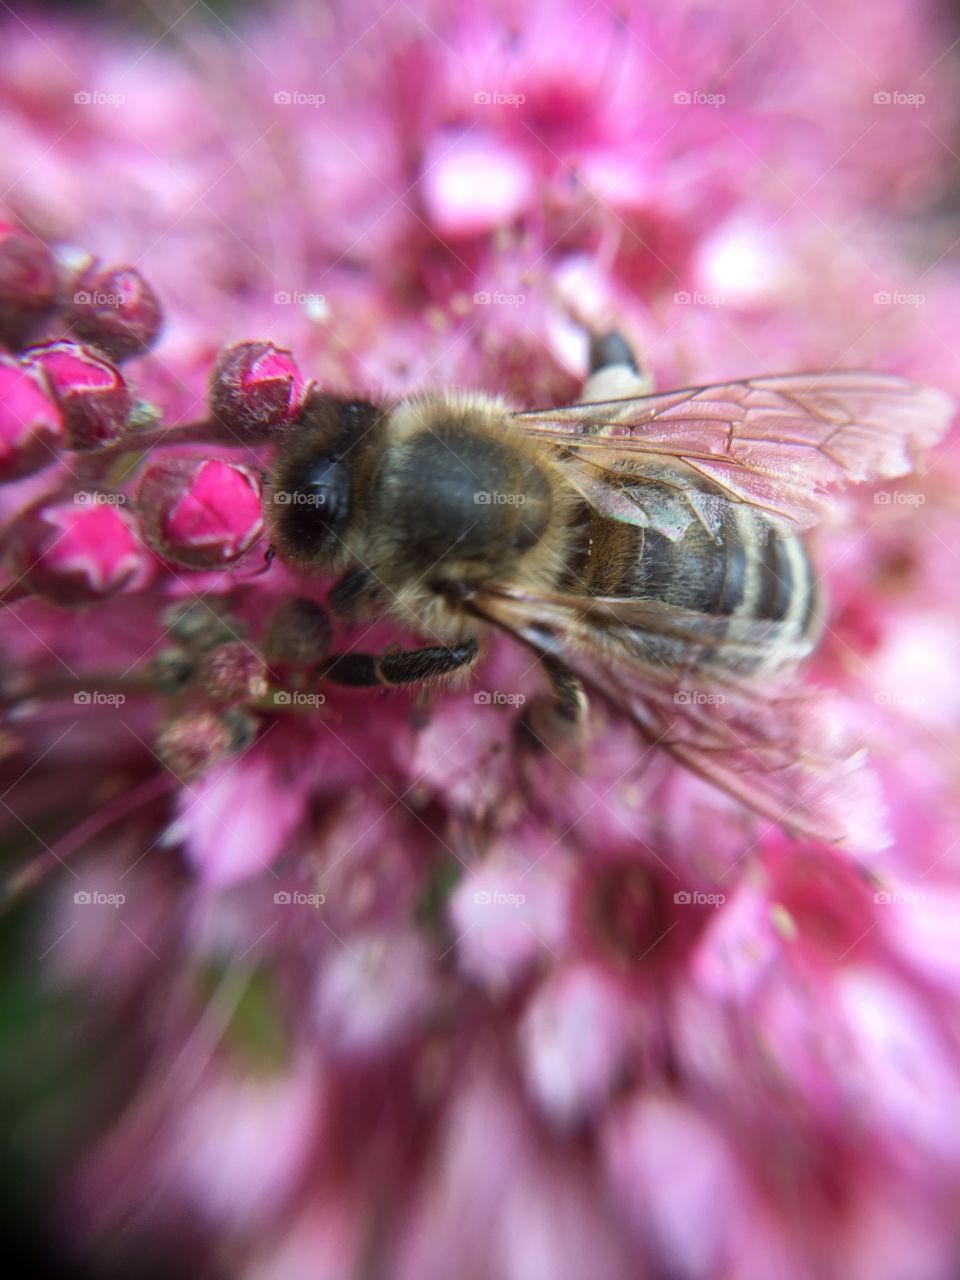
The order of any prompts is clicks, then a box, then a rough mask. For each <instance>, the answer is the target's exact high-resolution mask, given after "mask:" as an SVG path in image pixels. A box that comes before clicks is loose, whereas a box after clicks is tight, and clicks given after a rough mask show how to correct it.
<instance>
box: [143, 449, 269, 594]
mask: <svg viewBox="0 0 960 1280" xmlns="http://www.w3.org/2000/svg"><path fill="white" fill-rule="evenodd" d="M137 506H138V509H139V511H140V515H141V520H142V527H143V535H144V538H145V540H146V541H147V542H148V543H149V545H150V546H151V547H152V548H153V549H154V551H156V552H157V554H158V555H161V556H163V557H164V558H165V559H166V560H171V561H173V563H174V564H181V565H185V566H186V567H187V568H190V569H214V568H219V567H221V566H223V565H228V564H230V563H231V562H232V561H234V560H236V559H238V558H239V557H240V556H242V555H243V554H244V552H245V551H249V549H250V548H251V547H252V546H253V544H254V543H255V542H256V540H257V538H259V536H260V532H261V530H262V529H263V516H262V514H261V509H260V485H259V483H258V481H257V478H256V476H255V475H254V474H253V472H252V471H251V470H250V469H249V468H248V467H244V466H240V465H239V464H237V463H233V462H224V461H221V460H220V459H219V458H201V457H196V456H192V455H191V456H188V457H178V456H176V455H173V454H166V455H165V456H164V457H162V458H159V459H157V460H156V461H154V462H150V463H149V464H148V465H147V467H145V469H144V471H143V475H142V478H141V480H140V488H139V490H138V493H137Z"/></svg>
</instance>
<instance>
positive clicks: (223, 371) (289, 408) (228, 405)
mask: <svg viewBox="0 0 960 1280" xmlns="http://www.w3.org/2000/svg"><path fill="white" fill-rule="evenodd" d="M306 391H307V385H306V384H305V383H304V381H303V378H302V377H301V376H300V371H299V369H298V368H297V364H296V361H295V360H294V358H293V356H292V355H291V354H290V352H289V351H284V350H283V349H282V348H280V347H275V346H274V345H273V343H271V342H238V343H236V344H235V345H234V346H232V347H227V348H226V349H225V350H223V351H221V353H220V356H219V359H218V360H217V363H216V364H215V365H214V368H213V374H212V375H211V380H210V409H211V412H212V414H213V416H214V417H215V418H217V419H219V421H220V422H222V423H224V424H225V425H226V426H228V427H232V428H234V429H235V430H236V431H237V432H238V433H243V432H245V431H254V430H256V429H257V428H264V427H280V426H284V425H285V424H286V423H288V422H292V421H293V419H294V418H295V417H296V416H297V414H298V413H299V412H300V409H301V408H302V406H303V401H304V397H305V395H306Z"/></svg>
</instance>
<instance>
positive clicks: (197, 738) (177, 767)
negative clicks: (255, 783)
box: [157, 707, 257, 778]
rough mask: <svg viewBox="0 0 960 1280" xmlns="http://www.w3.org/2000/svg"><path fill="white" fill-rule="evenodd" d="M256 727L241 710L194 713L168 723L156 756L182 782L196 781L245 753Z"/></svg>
mask: <svg viewBox="0 0 960 1280" xmlns="http://www.w3.org/2000/svg"><path fill="white" fill-rule="evenodd" d="M256 732H257V724H256V721H255V720H254V718H253V717H252V716H250V715H249V714H248V713H247V712H245V711H241V710H240V709H239V708H236V707H231V708H230V709H229V710H227V711H208V710H194V711H187V712H185V713H184V714H183V715H178V716H175V717H174V718H173V719H171V720H168V721H167V723H166V724H165V725H164V726H163V728H162V729H161V730H160V733H159V734H158V735H157V754H158V755H159V756H160V758H161V760H163V762H164V763H165V764H166V765H167V767H168V768H169V769H170V770H171V772H173V773H175V774H176V775H177V776H178V777H179V778H195V777H197V776H198V775H199V774H201V773H205V772H206V771H207V769H210V768H212V767H213V765H215V764H218V763H219V762H220V761H221V760H223V759H224V758H225V757H226V756H229V755H233V754H234V753H235V752H237V751H243V750H244V749H245V748H246V747H248V746H249V745H250V743H251V742H252V741H253V739H254V737H255V736H256Z"/></svg>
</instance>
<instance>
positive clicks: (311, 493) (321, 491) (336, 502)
mask: <svg viewBox="0 0 960 1280" xmlns="http://www.w3.org/2000/svg"><path fill="white" fill-rule="evenodd" d="M294 500H295V503H296V505H297V506H300V507H306V508H307V509H308V510H309V512H310V513H311V514H312V516H313V519H314V521H315V522H316V523H317V524H324V525H328V526H332V525H337V524H341V523H342V522H343V521H344V520H345V519H346V517H347V512H348V510H349V506H350V479H349V476H348V474H347V468H346V466H345V465H344V463H342V462H340V461H339V460H338V459H336V458H330V459H323V460H321V461H319V462H313V463H311V464H310V465H309V466H307V467H305V468H304V469H303V471H302V472H301V474H300V475H299V476H298V477H297V486H296V491H295V495H294Z"/></svg>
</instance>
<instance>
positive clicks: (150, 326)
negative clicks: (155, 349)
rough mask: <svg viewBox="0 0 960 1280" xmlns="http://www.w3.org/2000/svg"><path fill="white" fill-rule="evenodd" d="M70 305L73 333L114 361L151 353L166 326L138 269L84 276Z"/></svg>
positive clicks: (89, 272) (107, 269) (104, 269)
mask: <svg viewBox="0 0 960 1280" xmlns="http://www.w3.org/2000/svg"><path fill="white" fill-rule="evenodd" d="M67 305H68V308H69V311H70V317H71V320H72V321H73V332H74V333H75V334H76V335H77V336H78V337H80V338H83V339H84V340H85V341H87V342H94V343H96V345H97V346H98V347H99V348H100V350H101V351H105V352H106V353H107V355H108V356H110V357H112V358H113V359H114V360H125V359H126V358H127V357H128V356H134V355H137V354H139V353H140V352H142V351H147V350H148V349H149V348H150V347H151V346H153V343H154V342H155V341H156V338H157V334H158V333H159V332H160V327H161V325H162V324H163V311H162V310H161V308H160V302H159V299H158V298H157V295H156V294H155V293H154V291H153V290H152V289H151V288H150V286H149V285H148V284H147V282H146V280H144V278H143V276H142V275H141V274H140V272H139V271H137V270H136V268H135V267H100V266H96V267H93V268H90V269H88V270H87V271H84V272H82V273H81V274H80V275H79V276H78V277H77V278H76V279H75V280H74V282H73V285H72V293H71V296H70V297H69V299H68V302H67Z"/></svg>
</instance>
